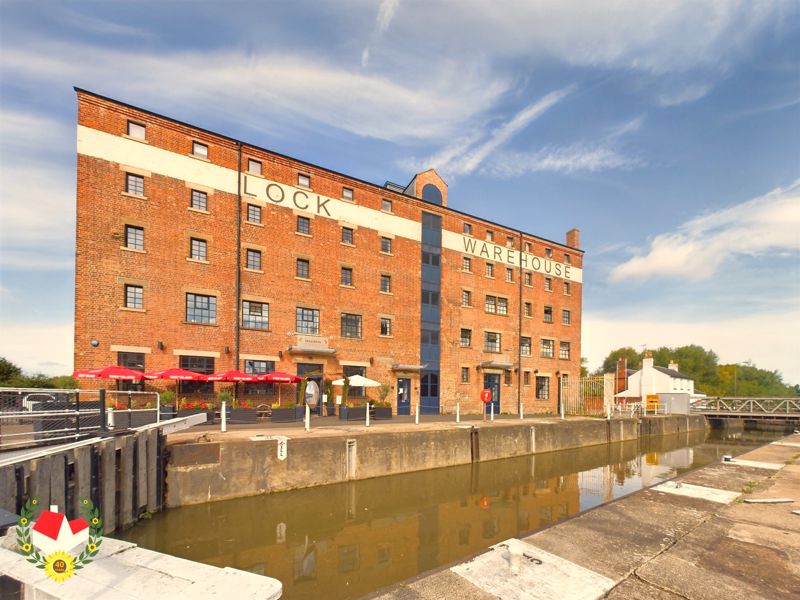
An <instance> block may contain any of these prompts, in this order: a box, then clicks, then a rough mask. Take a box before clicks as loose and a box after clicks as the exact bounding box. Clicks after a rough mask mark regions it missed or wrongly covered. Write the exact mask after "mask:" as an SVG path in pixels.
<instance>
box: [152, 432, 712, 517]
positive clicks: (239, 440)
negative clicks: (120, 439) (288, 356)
mask: <svg viewBox="0 0 800 600" xmlns="http://www.w3.org/2000/svg"><path fill="white" fill-rule="evenodd" d="M706 427H707V424H706V420H705V418H704V417H702V416H688V417H687V416H658V417H643V418H640V419H611V420H610V421H606V420H602V419H567V420H565V421H562V420H558V419H550V420H539V419H532V420H526V421H522V422H509V421H495V422H493V423H482V422H478V423H475V424H461V425H456V424H455V423H437V424H429V425H425V426H424V427H423V426H413V425H396V426H383V427H380V428H378V427H375V428H370V429H366V428H363V427H359V428H356V427H344V428H341V429H335V430H333V429H332V430H329V431H327V432H322V430H317V431H316V432H313V433H310V434H306V433H305V432H303V431H298V430H297V429H294V430H292V431H291V433H290V434H289V435H287V436H286V437H287V442H286V456H285V458H284V459H283V460H281V459H280V458H279V457H278V444H279V442H278V440H277V439H268V438H267V437H264V436H257V435H255V434H257V433H259V431H249V432H245V435H241V434H240V435H237V436H235V437H234V436H230V434H227V435H226V434H214V435H213V436H207V435H206V436H203V438H202V439H198V440H187V439H185V436H184V439H183V440H181V441H175V442H172V441H168V443H169V446H168V449H169V458H168V461H167V476H166V505H167V506H168V507H177V506H185V505H190V504H199V503H202V502H211V501H216V500H226V499H231V498H240V497H245V496H254V495H258V494H263V493H269V492H279V491H286V490H292V489H298V488H306V487H314V486H320V485H327V484H331V483H340V482H344V481H350V480H357V479H368V478H372V477H381V476H384V475H395V474H399V473H408V472H413V471H421V470H426V469H435V468H440V467H450V466H455V465H464V464H469V463H471V462H477V461H487V460H496V459H501V458H510V457H515V456H523V455H529V454H538V453H543V452H553V451H558V450H567V449H571V448H581V447H586V446H594V445H599V444H608V443H613V442H623V441H629V440H635V439H637V438H638V437H640V436H648V435H665V434H671V433H681V432H687V431H697V430H703V429H705V428H706ZM393 429H394V431H393ZM275 437H277V436H275Z"/></svg>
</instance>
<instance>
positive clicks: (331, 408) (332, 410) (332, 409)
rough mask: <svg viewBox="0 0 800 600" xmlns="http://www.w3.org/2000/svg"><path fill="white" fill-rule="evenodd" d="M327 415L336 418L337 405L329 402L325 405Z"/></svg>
mask: <svg viewBox="0 0 800 600" xmlns="http://www.w3.org/2000/svg"><path fill="white" fill-rule="evenodd" d="M325 414H326V415H328V416H329V417H335V416H336V405H335V404H334V403H333V402H327V403H326V404H325Z"/></svg>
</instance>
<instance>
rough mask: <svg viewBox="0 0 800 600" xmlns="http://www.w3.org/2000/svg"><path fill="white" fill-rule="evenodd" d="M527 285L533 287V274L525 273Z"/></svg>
mask: <svg viewBox="0 0 800 600" xmlns="http://www.w3.org/2000/svg"><path fill="white" fill-rule="evenodd" d="M525 285H527V286H532V285H533V273H525Z"/></svg>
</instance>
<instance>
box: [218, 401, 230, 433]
mask: <svg viewBox="0 0 800 600" xmlns="http://www.w3.org/2000/svg"><path fill="white" fill-rule="evenodd" d="M226 404H227V402H226V401H225V400H223V401H222V406H221V407H220V412H219V422H220V425H219V430H220V431H221V432H222V433H225V432H226V431H228V415H226V414H225V405H226Z"/></svg>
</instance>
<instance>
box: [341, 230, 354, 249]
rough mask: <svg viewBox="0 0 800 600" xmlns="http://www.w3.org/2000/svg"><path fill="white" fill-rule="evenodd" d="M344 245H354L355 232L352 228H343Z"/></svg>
mask: <svg viewBox="0 0 800 600" xmlns="http://www.w3.org/2000/svg"><path fill="white" fill-rule="evenodd" d="M342 243H343V244H348V245H350V246H352V245H353V230H352V228H350V227H342Z"/></svg>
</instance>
